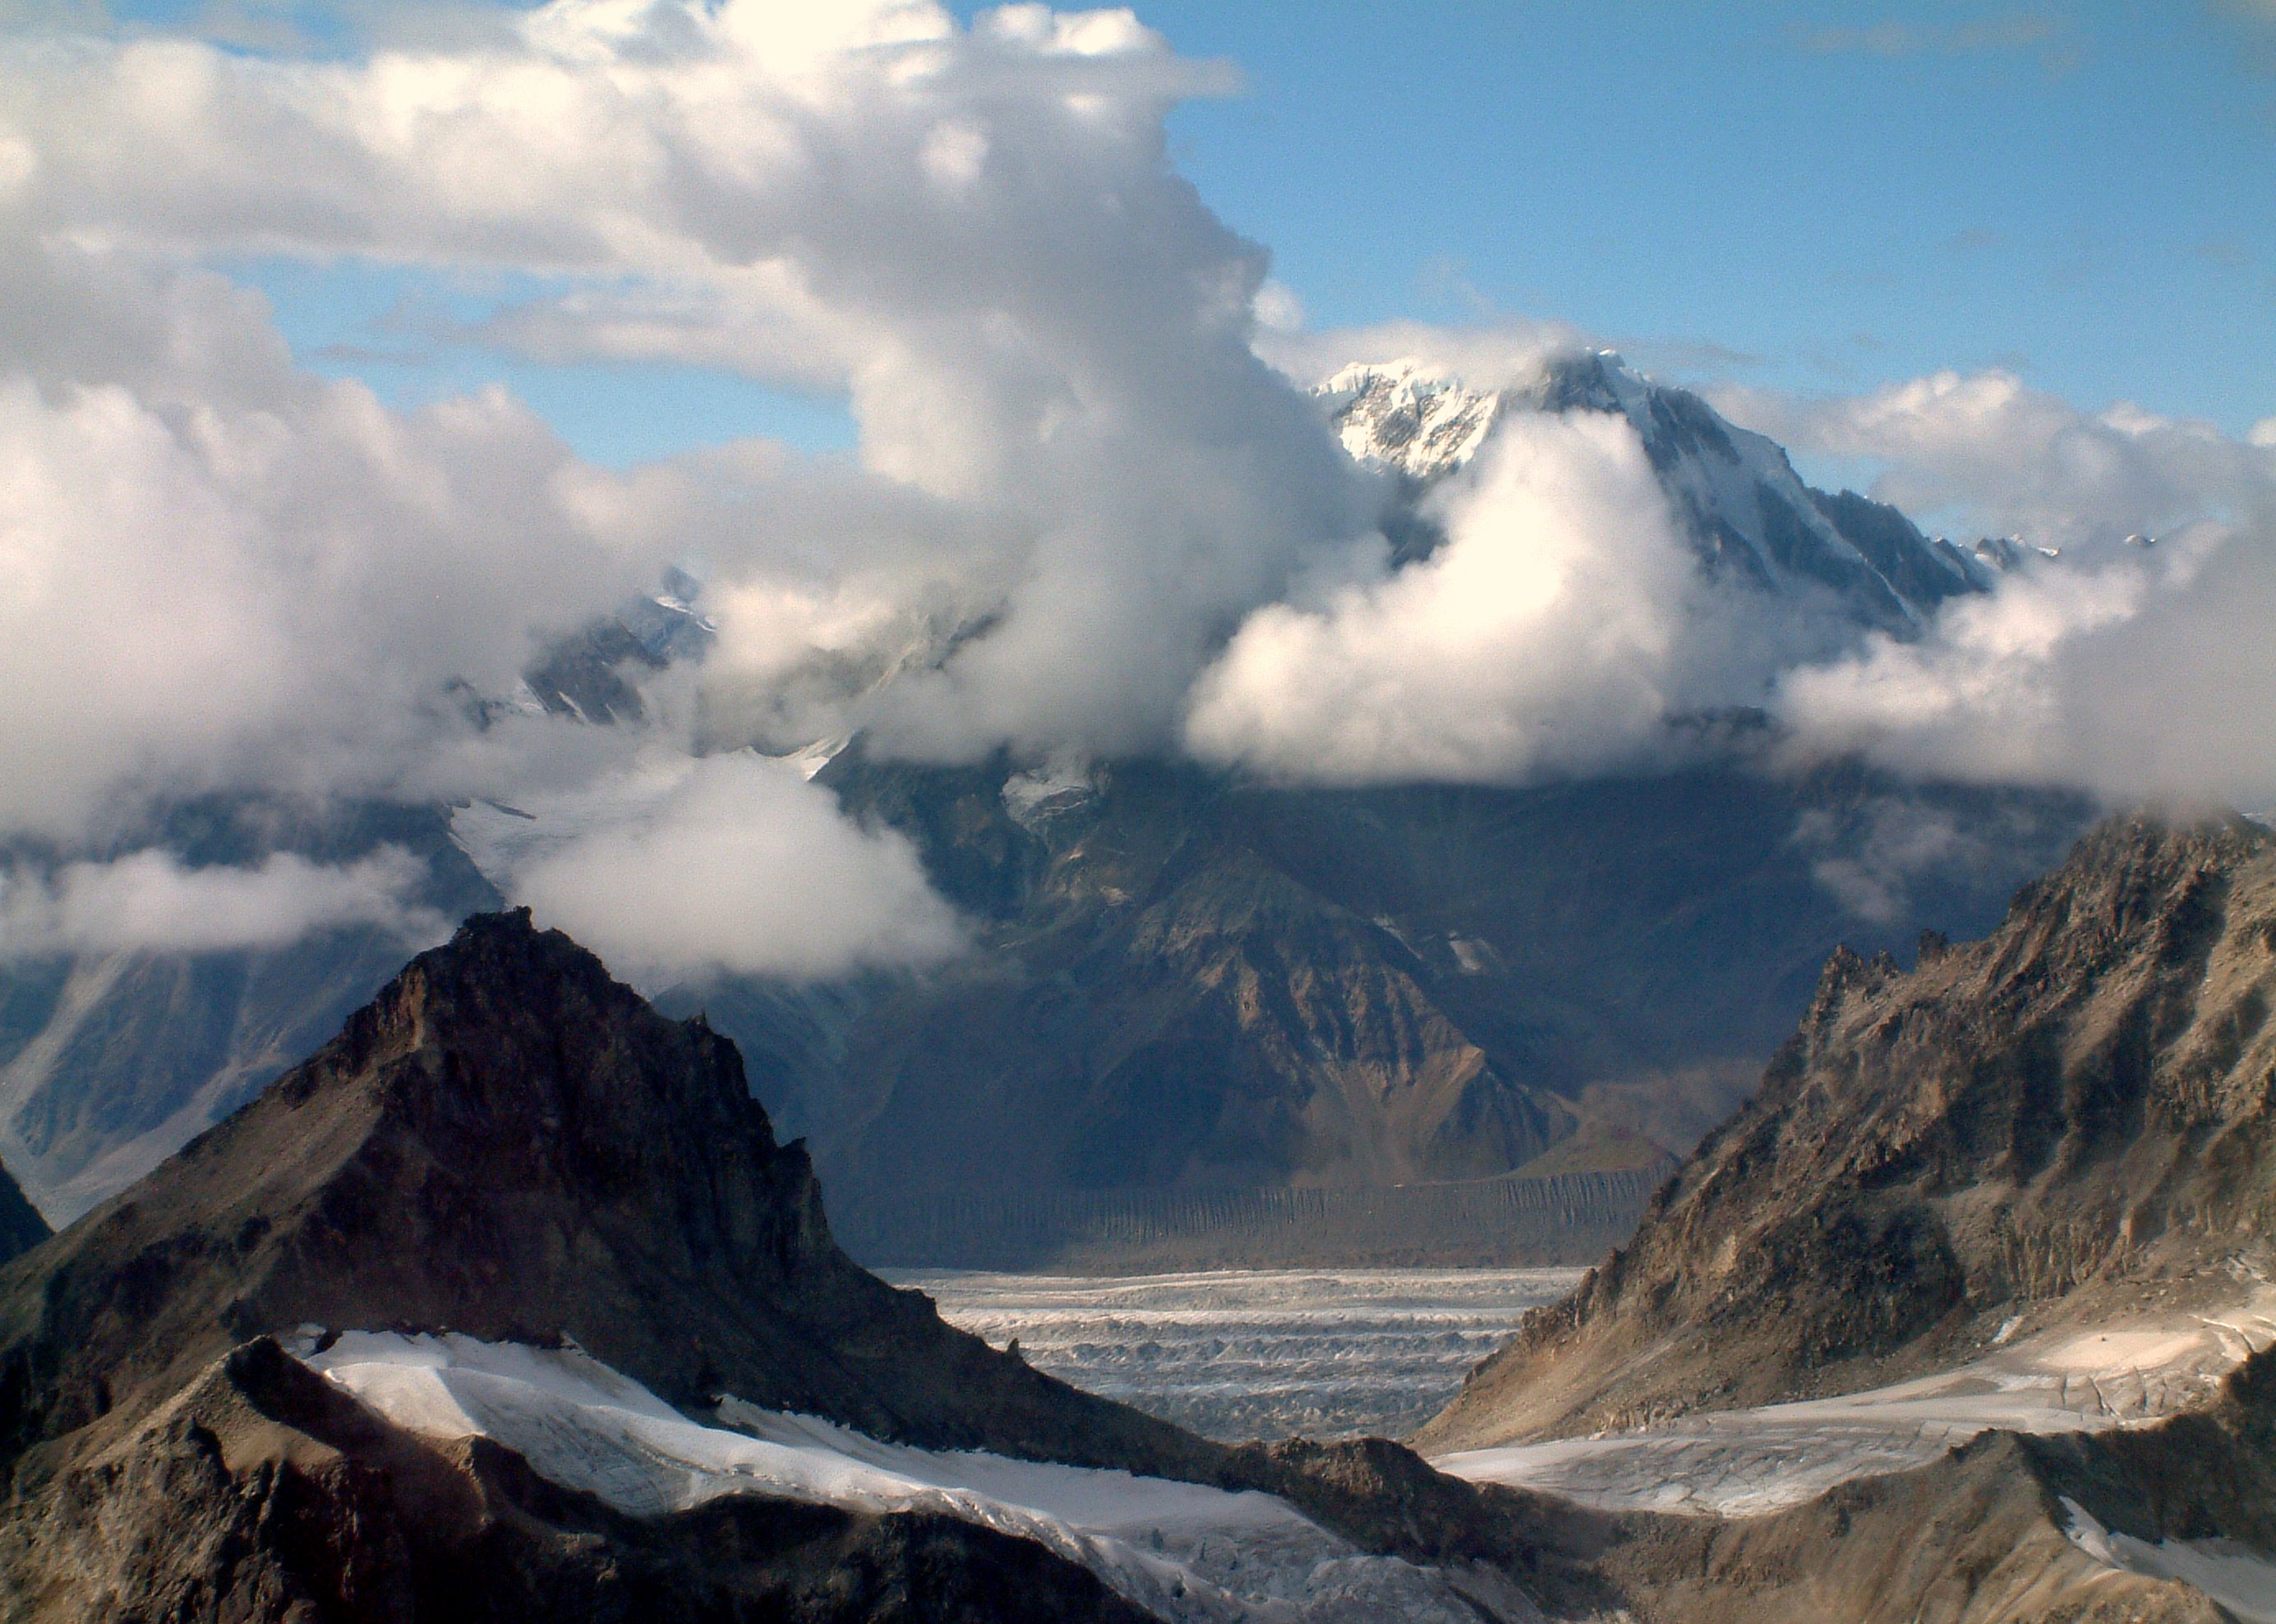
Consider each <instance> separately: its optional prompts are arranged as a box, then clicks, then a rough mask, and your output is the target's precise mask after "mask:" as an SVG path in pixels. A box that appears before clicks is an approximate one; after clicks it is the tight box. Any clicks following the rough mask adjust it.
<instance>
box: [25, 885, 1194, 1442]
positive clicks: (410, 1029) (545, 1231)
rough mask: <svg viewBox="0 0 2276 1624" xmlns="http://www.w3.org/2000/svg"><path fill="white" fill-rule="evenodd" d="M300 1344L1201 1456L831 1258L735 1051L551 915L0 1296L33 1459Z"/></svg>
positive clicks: (860, 1418)
mask: <svg viewBox="0 0 2276 1624" xmlns="http://www.w3.org/2000/svg"><path fill="white" fill-rule="evenodd" d="M304 1324H313V1325H316V1326H330V1327H335V1328H338V1327H342V1326H362V1327H387V1326H418V1327H424V1328H434V1329H442V1328H448V1329H452V1330H458V1331H462V1332H466V1333H471V1334H474V1335H477V1336H482V1337H486V1338H489V1339H494V1340H539V1341H554V1340H557V1339H558V1337H559V1336H560V1335H561V1334H564V1333H566V1334H570V1335H573V1336H574V1337H575V1338H576V1339H577V1340H578V1341H580V1343H581V1344H582V1345H583V1346H584V1347H586V1348H588V1349H589V1350H591V1352H592V1353H593V1354H594V1356H596V1357H597V1358H600V1359H601V1360H603V1362H605V1363H609V1364H611V1365H612V1366H613V1367H615V1368H617V1369H618V1370H621V1371H625V1372H626V1373H627V1374H629V1375H631V1376H633V1378H634V1379H637V1380H640V1381H641V1382H643V1383H645V1384H647V1385H648V1386H650V1387H651V1388H652V1389H653V1390H654V1391H656V1393H658V1394H662V1395H664V1396H665V1397H666V1398H667V1399H670V1400H673V1401H679V1402H683V1403H701V1402H706V1401H709V1398H710V1397H711V1396H712V1395H715V1394H717V1393H720V1392H723V1391H728V1392H733V1393H735V1394H739V1395H740V1396H743V1397H745V1398H747V1399H748V1400H749V1401H752V1402H754V1403H760V1404H764V1405H768V1406H774V1407H786V1408H794V1409H801V1410H807V1411H811V1412H813V1413H816V1414H819V1415H823V1416H831V1417H833V1418H836V1419H838V1420H841V1421H844V1422H846V1423H848V1424H854V1425H856V1426H860V1427H861V1428H862V1429H864V1430H866V1431H871V1432H873V1433H876V1434H878V1435H880V1436H884V1437H892V1438H903V1439H909V1440H912V1441H917V1442H923V1443H929V1444H935V1445H942V1446H982V1445H984V1446H988V1447H990V1448H994V1449H998V1450H1001V1451H1005V1452H1008V1453H1013V1454H1049V1455H1051V1456H1052V1457H1053V1458H1058V1459H1065V1460H1071V1461H1096V1462H1102V1463H1112V1464H1118V1465H1123V1464H1140V1463H1151V1464H1155V1465H1157V1466H1160V1465H1165V1464H1174V1463H1178V1462H1183V1461H1185V1460H1187V1456H1188V1451H1189V1448H1190V1446H1191V1440H1189V1439H1186V1437H1185V1436H1184V1435H1183V1434H1181V1433H1179V1432H1178V1431H1176V1430H1175V1429H1173V1428H1171V1427H1168V1426H1166V1425H1165V1424H1160V1423H1156V1422H1151V1421H1149V1420H1148V1419H1147V1418H1145V1417H1143V1416H1139V1415H1137V1414H1136V1413H1135V1412H1133V1411H1129V1410H1126V1409H1121V1408H1119V1406H1115V1405H1111V1404H1108V1403H1106V1402H1105V1401H1101V1400H1096V1399H1092V1398H1090V1397H1089V1396H1087V1395H1085V1394H1079V1393H1077V1392H1075V1391H1074V1389H1072V1388H1069V1387H1066V1386H1064V1385H1063V1384H1061V1383H1058V1382H1056V1381H1054V1380H1051V1379H1049V1378H1047V1377H1044V1376H1042V1375H1039V1374H1037V1373H1036V1372H1035V1371H1031V1370H1029V1369H1028V1367H1027V1366H1026V1365H1024V1364H1023V1363H1020V1361H1018V1360H1017V1359H1015V1358H1012V1357H1009V1356H1005V1355H1003V1354H999V1353H997V1352H993V1351H991V1350H990V1349H989V1348H987V1347H986V1346H985V1345H984V1344H982V1343H981V1342H980V1341H978V1340H977V1339H975V1338H973V1337H970V1336H967V1335H965V1334H964V1333H960V1332H957V1331H953V1330H951V1329H950V1328H949V1327H948V1326H945V1325H944V1324H943V1323H942V1322H941V1321H940V1319H939V1318H938V1317H937V1315H936V1314H935V1313H934V1311H933V1310H932V1307H931V1304H930V1303H929V1302H927V1301H926V1300H925V1299H923V1298H922V1297H921V1296H917V1295H914V1294H911V1293H905V1292H898V1291H895V1290H893V1289H891V1288H889V1287H887V1286H885V1285H884V1283H882V1282H881V1281H879V1280H876V1279H875V1278H874V1277H872V1276H870V1275H869V1274H868V1273H864V1272H863V1271H862V1270H861V1269H860V1268H859V1267H858V1266H857V1265H854V1263H852V1262H851V1261H850V1260H849V1259H847V1258H846V1257H845V1255H844V1254H843V1253H842V1252H840V1251H839V1250H838V1248H837V1246H836V1244H835V1243H833V1242H832V1241H831V1238H830V1234H829V1229H828V1227H827V1225H826V1224H825V1222H824V1220H823V1212H822V1205H821V1198H820V1196H819V1193H818V1190H817V1189H816V1184H815V1182H814V1177H813V1174H812V1171H811V1169H810V1167H808V1163H807V1160H806V1157H805V1155H804V1153H803V1152H801V1150H800V1148H799V1147H798V1146H796V1145H790V1146H778V1144H776V1143H775V1141H774V1137H773V1134H772V1132H771V1130H770V1128H769V1125H768V1122H767V1118H766V1114H765V1112H764V1111H763V1110H762V1108H761V1107H759V1106H758V1104H757V1103H756V1102H755V1100H753V1099H751V1097H750V1093H749V1091H748V1089H747V1086H746V1084H745V1082H744V1077H743V1071H742V1065H741V1061H740V1058H739V1056H738V1055H737V1054H736V1052H735V1049H734V1046H732V1044H730V1043H728V1042H727V1041H726V1040H725V1039H722V1038H719V1037H718V1036H717V1035H716V1034H714V1033H713V1032H711V1031H709V1029H708V1028H706V1027H704V1026H703V1025H702V1023H695V1022H689V1023H679V1022H673V1021H669V1020H666V1019H665V1018H664V1017H663V1016H659V1015H657V1014H656V1012H655V1011H654V1010H652V1009H650V1008H649V1007H648V1006H647V1004H646V1003H644V1002H643V1001H641V999H640V998H639V996H638V995H637V994H635V993H633V992H632V991H631V989H629V988H627V987H625V986H621V985H619V984H618V983H617V982H615V981H613V980H611V978H610V977H609V975H608V973H607V971H605V970H603V968H602V966H601V964H600V962H599V961H598V960H596V959H595V958H594V957H593V956H591V955H590V954H588V953H587V952H585V951H584V950H583V949H582V948H579V947H577V946H576V945H575V944H574V943H573V942H572V941H570V940H568V939H567V938H566V937H565V936H562V935H561V934H559V933H558V932H542V933H541V932H538V931H536V930H534V929H533V928H532V927H531V925H530V923H529V920H528V917H527V914H526V913H512V914H493V915H485V916H481V917H478V918H474V919H473V920H471V921H469V922H468V923H467V925H466V926H465V927H464V928H462V929H461V930H460V932H459V934H458V936H457V937H456V938H455V939H454V940H452V941H451V943H450V944H449V945H448V946H446V947H444V948H436V949H435V950H434V951H433V952H430V953H427V954H424V955H421V956H420V957H419V958H418V959H416V960H414V961H413V963H411V965H410V966H409V967H408V968H407V969H406V970H405V971H403V973H402V974H401V975H399V976H398V977H397V978H396V979H395V980H394V981H393V982H392V983H391V984H390V985H389V986H388V987H387V988H386V989H385V990H384V991H383V992H382V993H381V994H380V996H379V997H378V998H377V999H376V1000H375V1001H373V1002H372V1003H371V1004H370V1005H368V1007H367V1008H364V1009H363V1010H361V1011H360V1012H359V1013H358V1014H357V1015H356V1016H354V1017H353V1018H352V1019H351V1020H350V1021H349V1023H348V1024H347V1027H346V1029H345V1031H342V1032H341V1034H340V1035H339V1037H338V1038H337V1039H334V1040H333V1041H332V1042H331V1043H330V1044H328V1045H326V1046H324V1047H323V1048H322V1050H320V1051H319V1052H318V1053H317V1054H315V1056H314V1057H312V1058H311V1059H310V1060H309V1061H307V1062H306V1063H305V1064H303V1065H302V1066H300V1067H299V1068H297V1069H294V1070H293V1071H292V1072H290V1073H288V1074H287V1075H286V1076H285V1077H283V1078H281V1079H279V1081H278V1082H277V1085H276V1086H275V1087H273V1088H272V1089H270V1090H269V1091H268V1092H267V1093H265V1094H263V1095H262V1097H261V1098H260V1099H257V1100H255V1101H254V1103H253V1104H252V1105H250V1106H248V1107H246V1108H245V1109H244V1110H242V1111H240V1112H239V1113H238V1114H236V1115H235V1116H233V1117H231V1118H230V1119H229V1120H228V1121H227V1122H224V1123H222V1124H220V1125H219V1126H218V1127H216V1128H214V1129H210V1130H209V1131H208V1132H207V1133H206V1134H204V1135H202V1136H201V1137H199V1138H198V1139H196V1140H193V1142H192V1143H191V1144H189V1145H187V1146H186V1147H185V1148H184V1150H183V1151H182V1152H180V1153H179V1154H178V1155H177V1156H176V1157H175V1158H173V1159H171V1160H170V1161H169V1162H167V1163H166V1164H165V1165H163V1167H160V1168H159V1169H158V1170H157V1172H156V1173H155V1174H153V1175H151V1176H150V1177H148V1178H147V1179H145V1180H144V1181H143V1182H140V1184H138V1185H136V1186H134V1187H133V1189H132V1190H129V1191H127V1192H126V1193H125V1194H124V1195H123V1196H120V1197H117V1198H115V1199H114V1200H113V1201H111V1202H110V1204H108V1205H105V1206H104V1207H102V1208H100V1209H98V1210H97V1211H96V1212H93V1213H90V1214H89V1215H88V1216H87V1218H86V1219H85V1220H81V1221H80V1223H78V1224H76V1225H74V1226H72V1228H71V1229H69V1230H68V1231H66V1232H65V1233H64V1234H63V1235H59V1236H57V1238H56V1239H54V1240H53V1241H50V1242H49V1243H46V1244H45V1245H43V1246H41V1247H39V1248H37V1249H35V1250H34V1251H32V1252H31V1253H29V1254H27V1255H26V1256H25V1257H23V1258H19V1259H17V1260H16V1261H15V1262H14V1263H13V1264H11V1265H8V1266H7V1267H6V1268H5V1269H4V1270H0V1438H4V1439H5V1440H7V1444H8V1446H9V1447H10V1450H11V1453H12V1452H13V1451H14V1450H15V1449H19V1448H23V1447H25V1446H31V1445H34V1444H36V1443H38V1442H40V1441H41V1440H42V1439H56V1438H59V1437H61V1436H63V1435H64V1434H68V1433H71V1432H73V1431H76V1430H78V1429H80V1428H82V1427H85V1426H87V1425H88V1424H100V1425H102V1427H104V1428H105V1429H108V1430H116V1429H117V1428H119V1427H122V1426H127V1425H132V1424H135V1423H137V1422H139V1421H140V1418H141V1417H142V1416H144V1415H145V1414H147V1413H148V1410H149V1409H152V1408H153V1407H155V1406H156V1404H158V1403H160V1402H162V1401H163V1400H164V1399H165V1398H167V1397H168V1396H170V1395H171V1394H173V1393H175V1392H177V1391H178V1390H179V1389H180V1387H181V1386H183V1384H184V1383H185V1382H186V1381H187V1380H188V1379H190V1378H191V1377H192V1376H193V1375H194V1374H195V1372H196V1371H199V1370H201V1369H202V1368H203V1367H205V1366H206V1365H208V1364H209V1363H211V1362H212V1361H213V1360H215V1359H216V1358H218V1357H220V1356H222V1355H224V1353H226V1352H227V1351H228V1350H229V1349H230V1348H231V1347H233V1346H235V1345H237V1344H239V1343H242V1342H244V1341H248V1340H250V1339H252V1338H254V1337H258V1336H261V1335H264V1334H269V1333H284V1332H289V1331H292V1329H293V1328H295V1327H296V1326H301V1325H304Z"/></svg>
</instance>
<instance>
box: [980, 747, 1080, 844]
mask: <svg viewBox="0 0 2276 1624" xmlns="http://www.w3.org/2000/svg"><path fill="white" fill-rule="evenodd" d="M1097 793H1098V785H1097V783H1096V781H1095V780H1094V779H1093V778H1092V776H1091V771H1090V764H1089V762H1087V761H1052V762H1048V763H1046V764H1045V765H1043V766H1042V767H1030V768H1029V769H1028V770H1027V771H1026V772H1024V773H1014V774H1012V776H1011V777H1009V778H1007V779H1005V781H1004V790H1003V795H1004V810H1005V812H1008V813H1010V814H1011V818H1012V821H1013V822H1014V823H1016V824H1018V825H1019V826H1020V827H1021V828H1023V829H1026V830H1027V831H1028V833H1029V834H1033V833H1035V832H1036V830H1037V829H1039V828H1041V827H1043V825H1044V824H1046V823H1048V822H1050V821H1051V820H1052V819H1053V818H1056V817H1058V815H1059V814H1060V813H1062V812H1073V811H1074V810H1075V809H1076V808H1077V807H1080V806H1082V805H1084V804H1087V803H1088V802H1089V801H1090V799H1091V798H1092V797H1094V796H1096V794H1097Z"/></svg>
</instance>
